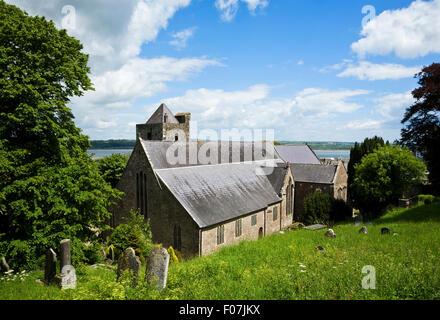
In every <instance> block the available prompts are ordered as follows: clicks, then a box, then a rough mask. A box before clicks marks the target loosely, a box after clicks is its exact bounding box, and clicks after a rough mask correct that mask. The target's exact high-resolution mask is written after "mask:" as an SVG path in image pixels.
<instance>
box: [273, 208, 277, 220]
mask: <svg viewBox="0 0 440 320" xmlns="http://www.w3.org/2000/svg"><path fill="white" fill-rule="evenodd" d="M272 215H273V221H276V220H277V219H278V207H273V214H272Z"/></svg>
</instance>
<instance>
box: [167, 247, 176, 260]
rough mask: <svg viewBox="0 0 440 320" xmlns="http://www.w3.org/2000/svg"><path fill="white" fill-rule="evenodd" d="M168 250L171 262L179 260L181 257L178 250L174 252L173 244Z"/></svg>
mask: <svg viewBox="0 0 440 320" xmlns="http://www.w3.org/2000/svg"><path fill="white" fill-rule="evenodd" d="M167 251H168V254H169V255H170V261H171V262H179V258H177V255H176V252H174V249H173V247H172V246H170V247H169V248H168V250H167Z"/></svg>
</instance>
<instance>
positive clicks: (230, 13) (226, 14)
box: [215, 0, 269, 21]
mask: <svg viewBox="0 0 440 320" xmlns="http://www.w3.org/2000/svg"><path fill="white" fill-rule="evenodd" d="M240 1H241V2H244V3H246V4H247V7H248V10H249V11H250V12H251V13H252V14H254V13H255V10H256V9H257V8H261V9H263V8H265V7H267V6H268V4H269V1H268V0H216V1H215V6H216V8H217V9H218V10H219V11H220V12H221V18H222V20H224V21H232V20H233V19H234V17H235V15H236V14H237V11H238V7H239V3H240Z"/></svg>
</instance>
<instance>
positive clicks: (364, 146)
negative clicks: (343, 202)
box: [347, 136, 389, 207]
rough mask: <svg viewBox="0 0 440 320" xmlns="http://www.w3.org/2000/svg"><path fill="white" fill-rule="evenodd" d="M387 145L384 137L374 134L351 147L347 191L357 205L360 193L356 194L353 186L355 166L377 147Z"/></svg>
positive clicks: (352, 201)
mask: <svg viewBox="0 0 440 320" xmlns="http://www.w3.org/2000/svg"><path fill="white" fill-rule="evenodd" d="M386 144H387V145H389V142H388V141H387V142H386ZM383 145H385V143H384V141H383V139H382V138H381V137H378V136H374V137H373V138H365V139H364V142H362V143H360V144H359V143H357V142H356V143H355V144H354V147H353V148H351V149H350V161H349V162H348V166H347V174H348V179H347V193H348V199H349V202H350V203H351V204H352V205H353V206H354V207H356V205H357V200H358V198H359V197H358V195H357V194H356V190H355V189H354V188H353V181H354V178H355V171H354V167H355V166H356V164H358V163H360V162H361V160H362V158H363V157H364V156H365V155H367V154H370V153H371V152H373V151H374V150H375V149H376V148H378V147H379V146H383Z"/></svg>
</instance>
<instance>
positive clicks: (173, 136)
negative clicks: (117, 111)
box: [136, 103, 191, 142]
mask: <svg viewBox="0 0 440 320" xmlns="http://www.w3.org/2000/svg"><path fill="white" fill-rule="evenodd" d="M190 120H191V113H178V114H176V115H173V113H172V112H171V111H170V109H168V107H167V106H166V105H165V104H164V103H162V104H161V105H160V106H159V108H157V110H156V111H155V112H154V113H153V115H152V116H151V117H150V119H148V121H147V122H146V123H145V124H137V125H136V138H142V139H143V140H156V141H173V142H174V141H184V142H189V123H190Z"/></svg>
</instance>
